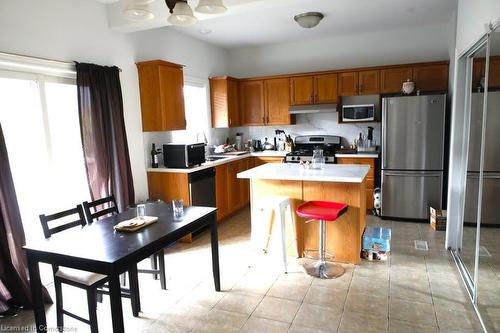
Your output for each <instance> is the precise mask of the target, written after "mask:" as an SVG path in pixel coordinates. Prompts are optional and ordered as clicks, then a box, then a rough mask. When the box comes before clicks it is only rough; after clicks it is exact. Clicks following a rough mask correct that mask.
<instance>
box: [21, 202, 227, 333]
mask: <svg viewBox="0 0 500 333" xmlns="http://www.w3.org/2000/svg"><path fill="white" fill-rule="evenodd" d="M216 211H217V209H216V208H211V207H194V206H193V207H184V216H183V217H182V219H181V220H178V221H177V220H174V217H173V211H172V205H169V204H166V203H148V204H147V205H146V212H145V215H147V216H156V217H158V221H157V222H155V223H152V224H150V225H148V226H146V227H145V228H143V229H141V230H138V231H136V232H119V231H115V230H114V228H113V226H115V225H116V224H117V223H119V222H122V221H126V220H129V219H132V218H134V217H135V216H136V210H135V209H128V210H126V211H124V212H123V213H120V214H118V215H114V216H110V217H107V218H105V219H103V220H100V221H97V222H94V223H92V224H90V225H87V226H85V227H83V228H73V229H70V230H66V231H64V232H61V233H59V234H55V235H53V236H52V237H50V238H49V239H46V240H40V241H37V242H33V243H30V244H27V245H26V246H24V249H25V250H26V254H27V258H28V269H29V275H30V283H31V292H32V295H33V307H34V312H35V322H36V327H37V332H46V331H47V330H48V328H47V320H46V318H45V307H44V302H43V295H42V284H41V280H40V269H39V263H40V262H44V263H49V264H55V265H59V266H65V267H70V268H76V269H80V270H85V271H91V272H95V273H100V274H104V275H107V276H108V279H107V281H108V283H109V294H110V303H111V316H112V322H113V332H115V333H121V332H124V325H123V311H122V301H121V286H120V280H119V276H120V274H122V273H124V272H127V271H129V274H130V270H131V271H132V274H130V276H131V281H130V288H131V290H132V289H135V290H137V298H136V299H135V302H136V306H137V307H138V308H137V309H136V310H137V311H140V301H139V297H138V295H139V294H138V287H139V286H138V282H137V279H136V278H135V279H132V277H133V276H134V275H135V276H137V263H138V262H140V261H141V260H143V259H146V258H148V257H149V256H150V255H152V254H154V253H156V252H158V251H160V250H162V249H163V248H165V247H167V246H169V245H171V244H173V243H174V242H176V241H178V240H180V239H181V238H183V237H184V236H186V235H189V234H190V233H193V232H194V231H196V230H198V229H200V228H202V227H204V226H210V235H211V247H212V271H213V277H214V284H215V290H216V291H220V273H219V245H218V235H217V221H216Z"/></svg>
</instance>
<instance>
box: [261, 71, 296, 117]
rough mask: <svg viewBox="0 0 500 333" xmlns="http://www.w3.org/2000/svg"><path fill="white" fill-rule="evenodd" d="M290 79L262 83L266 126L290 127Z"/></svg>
mask: <svg viewBox="0 0 500 333" xmlns="http://www.w3.org/2000/svg"><path fill="white" fill-rule="evenodd" d="M289 87H290V79H289V78H279V79H270V80H265V81H264V89H265V92H264V95H265V100H266V103H265V114H266V121H265V123H266V124H267V125H290V111H289V108H290V89H289Z"/></svg>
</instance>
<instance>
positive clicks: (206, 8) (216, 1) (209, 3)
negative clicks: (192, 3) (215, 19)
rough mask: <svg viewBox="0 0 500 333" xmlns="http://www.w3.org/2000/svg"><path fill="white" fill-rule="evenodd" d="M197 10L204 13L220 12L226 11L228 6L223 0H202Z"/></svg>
mask: <svg viewBox="0 0 500 333" xmlns="http://www.w3.org/2000/svg"><path fill="white" fill-rule="evenodd" d="M195 10H196V11H197V12H198V13H203V14H220V13H224V12H225V11H226V10H227V8H226V7H225V6H224V4H223V3H222V0H200V2H199V3H198V6H196V8H195Z"/></svg>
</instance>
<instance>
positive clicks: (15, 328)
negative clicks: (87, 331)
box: [0, 324, 78, 332]
mask: <svg viewBox="0 0 500 333" xmlns="http://www.w3.org/2000/svg"><path fill="white" fill-rule="evenodd" d="M40 329H41V330H42V331H46V332H76V331H77V330H78V329H77V328H76V327H62V328H61V329H60V330H59V329H58V328H57V327H41V328H40ZM33 331H36V326H35V325H4V324H0V332H33Z"/></svg>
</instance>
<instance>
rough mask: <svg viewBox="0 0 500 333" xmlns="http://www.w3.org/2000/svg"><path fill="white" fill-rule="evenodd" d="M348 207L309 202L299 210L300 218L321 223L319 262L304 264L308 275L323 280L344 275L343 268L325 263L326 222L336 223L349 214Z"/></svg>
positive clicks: (330, 203) (338, 204) (335, 203)
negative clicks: (338, 219) (346, 213)
mask: <svg viewBox="0 0 500 333" xmlns="http://www.w3.org/2000/svg"><path fill="white" fill-rule="evenodd" d="M347 207H348V206H347V205H346V204H343V203H338V202H329V201H307V202H305V203H303V204H302V205H300V206H299V207H298V208H297V215H298V216H300V217H304V218H306V219H309V220H318V221H319V250H318V251H319V260H317V261H315V262H312V263H305V264H304V268H305V270H306V272H307V274H309V275H312V276H315V277H319V278H321V279H332V278H335V277H339V276H341V275H342V274H344V268H343V267H342V266H340V265H338V264H334V263H327V262H326V261H325V248H326V246H325V242H326V241H325V234H326V223H325V222H327V221H328V222H333V221H335V220H336V219H337V218H339V217H340V216H341V215H343V214H344V213H345V212H347Z"/></svg>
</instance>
